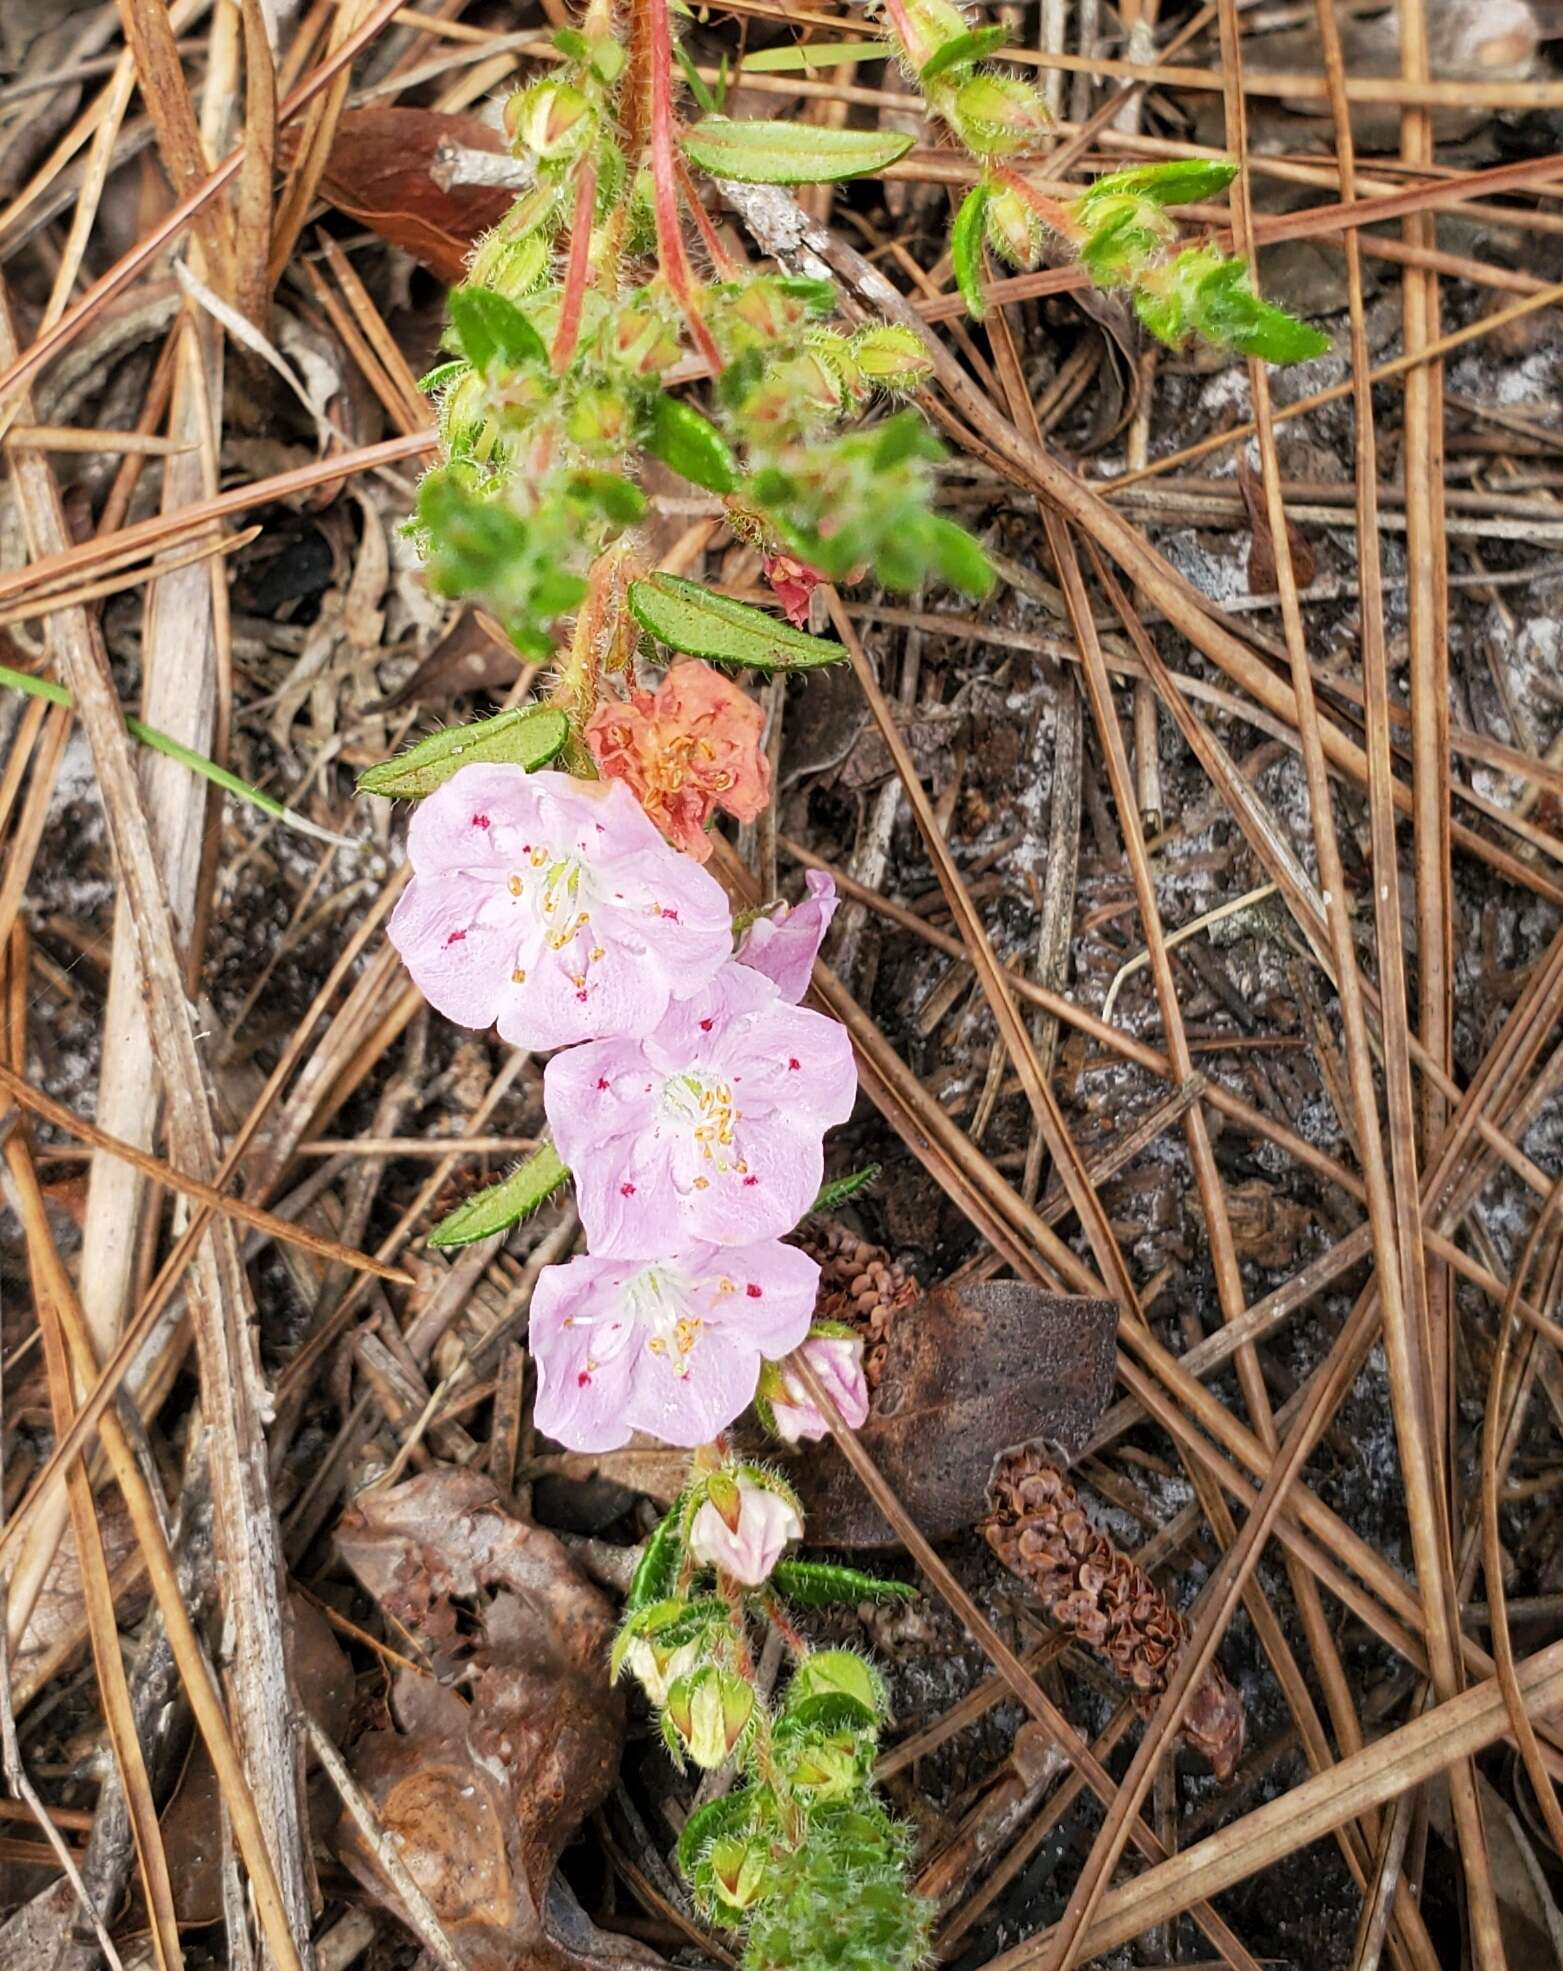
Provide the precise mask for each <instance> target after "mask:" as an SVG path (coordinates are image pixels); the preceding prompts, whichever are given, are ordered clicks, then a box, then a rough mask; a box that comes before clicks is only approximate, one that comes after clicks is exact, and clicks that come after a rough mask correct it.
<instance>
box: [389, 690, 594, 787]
mask: <svg viewBox="0 0 1563 1971" xmlns="http://www.w3.org/2000/svg"><path fill="white" fill-rule="evenodd" d="M569 732H570V721H569V720H568V719H567V718H566V717H565V715H564V713H563V712H560V711H556V710H555V709H554V707H553V706H552V705H526V706H517V707H516V708H515V709H513V710H511V711H508V712H499V713H496V715H495V716H494V717H493V718H491V719H479V720H477V721H476V723H475V724H472V725H450V726H446V727H445V728H444V729H443V730H442V731H440V732H432V733H430V735H429V737H428V738H427V739H420V740H419V741H418V743H417V745H416V746H410V747H409V748H408V749H407V751H406V752H405V753H398V754H397V756H396V758H395V759H394V760H381V761H380V762H379V764H378V765H377V766H372V767H366V768H365V770H364V771H363V772H362V773H361V774H360V775H359V776H358V791H359V793H360V794H383V795H384V796H385V797H386V799H387V800H392V801H421V800H422V799H423V797H424V795H425V794H432V793H433V792H434V790H435V788H436V787H441V786H443V785H444V783H445V782H446V781H447V780H449V779H450V777H451V775H452V774H453V773H458V772H460V770H461V768H462V767H464V766H474V765H477V764H482V765H485V766H487V765H492V764H493V763H494V762H495V761H500V762H503V763H504V764H506V765H509V766H519V767H525V768H526V770H527V772H528V773H531V772H534V771H535V770H536V769H537V768H538V767H540V766H546V765H547V764H548V762H549V761H550V760H551V759H552V758H553V757H554V755H555V754H556V753H557V752H558V751H559V748H560V747H561V746H562V745H563V744H564V742H565V740H566V738H568V736H569Z"/></svg>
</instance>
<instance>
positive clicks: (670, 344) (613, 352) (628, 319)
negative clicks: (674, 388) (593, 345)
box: [601, 308, 683, 376]
mask: <svg viewBox="0 0 1563 1971" xmlns="http://www.w3.org/2000/svg"><path fill="white" fill-rule="evenodd" d="M601 348H602V356H603V361H604V362H607V363H611V364H612V365H614V367H616V368H621V369H625V370H628V371H629V373H630V374H631V375H632V376H660V375H661V374H662V372H663V371H664V370H665V369H669V368H671V366H672V365H673V364H674V363H676V362H677V361H678V359H679V357H680V355H681V354H682V353H683V351H682V349H681V347H680V344H679V339H678V332H677V330H675V329H674V328H673V327H672V326H671V325H670V324H669V323H667V322H666V321H664V320H663V319H662V317H661V316H660V315H655V314H653V313H652V312H651V311H650V309H647V308H620V309H618V310H617V311H616V312H615V313H613V314H611V315H609V317H608V319H607V321H606V322H605V323H604V324H603V332H602V341H601Z"/></svg>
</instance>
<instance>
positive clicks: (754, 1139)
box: [543, 965, 857, 1258]
mask: <svg viewBox="0 0 1563 1971" xmlns="http://www.w3.org/2000/svg"><path fill="white" fill-rule="evenodd" d="M856 1092H857V1070H856V1069H855V1067H854V1066H853V1062H852V1045H851V1042H850V1041H849V1040H848V1038H847V1033H846V1029H845V1028H844V1027H842V1026H839V1025H838V1024H837V1023H836V1022H835V1021H834V1020H829V1019H826V1017H825V1016H824V1014H823V1013H811V1012H809V1011H808V1010H807V1009H806V1008H804V1007H802V1006H789V1005H788V1004H787V1002H786V1001H785V1000H784V999H783V998H782V997H781V995H780V994H779V993H778V992H777V990H776V988H775V986H774V985H772V983H771V981H770V980H769V979H767V978H764V977H762V976H761V974H760V973H758V972H754V971H751V970H750V969H749V968H748V967H747V966H745V965H728V966H726V967H725V968H724V969H723V970H722V971H721V972H719V973H718V974H717V976H716V978H715V979H714V980H713V981H712V983H711V984H710V985H708V986H707V987H706V988H705V989H704V990H703V991H702V992H699V993H697V994H696V995H695V996H694V997H693V998H691V999H685V1000H681V1001H680V1002H679V1003H678V1004H677V1005H675V1006H670V1007H669V1008H668V1011H667V1012H666V1014H665V1015H664V1016H663V1019H662V1022H661V1024H660V1025H659V1026H658V1027H656V1028H655V1030H654V1031H652V1032H650V1033H648V1034H647V1035H646V1037H645V1038H644V1039H631V1038H629V1037H628V1036H626V1037H624V1038H623V1039H618V1040H598V1041H593V1042H592V1043H591V1044H590V1045H588V1046H585V1047H572V1048H571V1049H570V1050H569V1052H568V1053H564V1054H556V1055H555V1056H554V1058H553V1059H552V1060H551V1061H550V1062H549V1063H548V1067H547V1070H546V1072H545V1073H544V1076H543V1106H544V1108H545V1109H546V1111H547V1113H548V1121H549V1124H550V1125H551V1127H552V1129H553V1133H554V1142H555V1144H556V1146H557V1148H558V1151H559V1154H560V1156H561V1157H562V1158H563V1159H564V1161H565V1162H566V1163H567V1164H568V1165H569V1166H570V1169H571V1170H572V1171H573V1172H574V1173H575V1193H576V1203H577V1206H578V1208H579V1210H580V1214H581V1222H582V1224H583V1225H584V1226H585V1227H586V1237H587V1242H588V1243H589V1245H590V1246H591V1249H592V1251H593V1252H594V1253H597V1254H599V1255H600V1256H604V1257H607V1256H613V1257H631V1256H633V1257H635V1258H649V1257H652V1256H654V1255H655V1254H658V1253H669V1252H679V1251H681V1250H682V1249H683V1248H685V1247H686V1246H690V1245H693V1244H696V1243H702V1242H704V1243H709V1244H711V1245H732V1246H746V1245H749V1244H750V1243H751V1242H752V1241H753V1240H755V1239H770V1238H777V1237H779V1236H780V1235H781V1234H782V1233H783V1232H790V1231H791V1230H792V1228H793V1226H794V1225H796V1224H797V1222H798V1220H799V1219H800V1218H801V1217H802V1216H803V1214H804V1213H805V1212H806V1211H807V1210H808V1208H809V1206H810V1205H811V1204H812V1203H813V1202H814V1199H815V1197H816V1196H817V1195H818V1192H819V1185H820V1179H821V1177H822V1175H823V1172H824V1154H823V1150H822V1147H821V1138H822V1136H823V1134H824V1132H825V1130H826V1129H828V1128H829V1127H830V1126H831V1125H832V1124H833V1123H838V1122H845V1121H846V1119H847V1117H848V1116H849V1115H850V1114H851V1112H852V1103H853V1099H854V1097H855V1095H856Z"/></svg>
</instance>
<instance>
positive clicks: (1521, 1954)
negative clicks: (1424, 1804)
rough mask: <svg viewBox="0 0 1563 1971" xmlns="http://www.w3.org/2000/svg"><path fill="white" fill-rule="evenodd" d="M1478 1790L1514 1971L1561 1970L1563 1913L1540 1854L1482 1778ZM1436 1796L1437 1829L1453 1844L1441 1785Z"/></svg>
mask: <svg viewBox="0 0 1563 1971" xmlns="http://www.w3.org/2000/svg"><path fill="white" fill-rule="evenodd" d="M1476 1788H1477V1792H1478V1793H1479V1794H1480V1796H1481V1807H1482V1825H1483V1826H1484V1828H1485V1829H1486V1831H1487V1859H1488V1861H1489V1863H1490V1864H1491V1867H1492V1886H1493V1894H1494V1895H1495V1896H1496V1897H1497V1899H1498V1921H1499V1925H1500V1927H1501V1929H1502V1931H1503V1954H1504V1957H1505V1959H1506V1960H1507V1962H1508V1967H1509V1971H1557V1967H1558V1965H1560V1964H1563V1914H1560V1912H1559V1910H1558V1906H1557V1903H1556V1901H1555V1900H1554V1898H1553V1894H1552V1891H1551V1889H1550V1888H1549V1886H1548V1884H1547V1878H1546V1874H1545V1872H1544V1871H1543V1869H1542V1866H1541V1863H1540V1861H1539V1860H1538V1859H1537V1857H1536V1851H1535V1849H1534V1848H1533V1847H1532V1846H1531V1843H1530V1839H1529V1837H1528V1836H1527V1834H1526V1832H1525V1828H1524V1825H1523V1824H1522V1822H1521V1821H1520V1818H1519V1816H1518V1815H1517V1814H1516V1813H1515V1812H1514V1809H1513V1808H1512V1807H1511V1806H1510V1805H1509V1803H1508V1802H1507V1801H1506V1800H1505V1799H1504V1798H1503V1796H1502V1795H1501V1794H1500V1793H1499V1792H1498V1790H1497V1789H1496V1787H1494V1786H1492V1785H1490V1784H1489V1783H1488V1781H1487V1779H1486V1778H1485V1777H1484V1776H1483V1775H1482V1774H1481V1773H1478V1774H1477V1775H1476ZM1430 1791H1431V1819H1432V1822H1433V1825H1434V1826H1435V1827H1436V1828H1437V1830H1438V1832H1439V1834H1440V1836H1441V1837H1442V1838H1443V1840H1445V1841H1446V1842H1450V1843H1452V1842H1453V1840H1454V1831H1453V1828H1452V1826H1451V1825H1450V1819H1449V1806H1448V1794H1447V1793H1446V1791H1445V1789H1444V1788H1443V1787H1441V1786H1439V1787H1433V1788H1432V1789H1430Z"/></svg>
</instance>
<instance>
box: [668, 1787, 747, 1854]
mask: <svg viewBox="0 0 1563 1971" xmlns="http://www.w3.org/2000/svg"><path fill="white" fill-rule="evenodd" d="M753 1818H754V1800H753V1798H752V1797H751V1795H750V1794H749V1791H748V1789H747V1788H740V1789H739V1790H738V1791H737V1792H735V1793H727V1794H724V1795H723V1797H722V1798H721V1799H720V1800H707V1802H706V1803H705V1805H704V1806H703V1807H697V1808H696V1809H695V1811H694V1812H693V1813H692V1814H691V1815H690V1816H689V1818H688V1820H686V1821H685V1822H684V1827H683V1831H682V1833H681V1834H680V1835H679V1837H678V1865H679V1867H680V1868H681V1869H682V1870H683V1871H684V1873H685V1874H686V1875H688V1874H689V1873H690V1872H691V1870H692V1869H693V1868H694V1866H695V1863H696V1862H697V1861H699V1859H700V1857H701V1855H702V1854H703V1853H704V1852H705V1850H706V1849H707V1848H709V1847H710V1845H711V1843H712V1842H713V1841H720V1840H721V1839H722V1838H723V1837H724V1836H726V1835H729V1834H743V1833H745V1832H746V1831H747V1829H748V1826H749V1823H750V1821H751V1820H752V1819H753Z"/></svg>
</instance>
